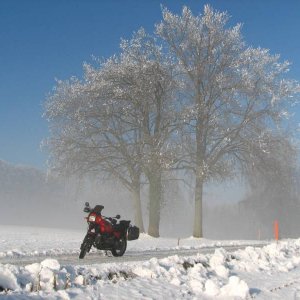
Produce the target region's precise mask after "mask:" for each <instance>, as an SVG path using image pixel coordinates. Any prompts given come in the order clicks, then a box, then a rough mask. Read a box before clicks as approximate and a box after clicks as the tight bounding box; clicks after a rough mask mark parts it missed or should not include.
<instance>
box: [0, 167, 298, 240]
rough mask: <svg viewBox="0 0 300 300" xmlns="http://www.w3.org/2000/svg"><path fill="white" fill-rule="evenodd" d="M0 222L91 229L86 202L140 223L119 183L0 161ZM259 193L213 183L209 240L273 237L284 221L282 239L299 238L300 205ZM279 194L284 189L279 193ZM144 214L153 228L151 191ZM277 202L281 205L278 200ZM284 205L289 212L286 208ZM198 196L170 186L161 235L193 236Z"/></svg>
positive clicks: (207, 199)
mask: <svg viewBox="0 0 300 300" xmlns="http://www.w3.org/2000/svg"><path fill="white" fill-rule="evenodd" d="M0 184H1V186H0V205H1V210H0V223H1V224H2V225H19V226H39V227H57V228H72V229H83V230H84V229H85V228H86V221H85V219H84V217H85V213H84V212H83V207H84V203H85V202H86V201H88V202H89V203H90V205H91V206H94V205H96V204H101V205H104V207H105V208H104V210H103V214H104V215H105V216H115V215H116V214H120V215H121V217H122V219H127V220H132V221H133V220H134V205H133V202H132V199H131V197H130V196H131V195H130V193H129V192H128V191H127V190H126V189H124V188H123V187H122V186H120V184H118V183H117V182H115V181H113V180H105V181H104V180H101V181H100V180H99V178H92V177H89V178H75V177H74V178H69V179H62V178H52V177H49V176H47V175H46V173H45V172H42V171H40V170H38V169H35V168H33V167H28V166H14V165H11V164H9V163H6V162H3V161H0ZM263 190H265V189H263V188H261V189H260V192H259V193H258V191H257V190H255V191H253V190H251V189H250V188H249V187H248V188H247V187H246V185H245V184H243V183H242V182H238V181H235V182H231V183H227V184H220V183H211V184H209V185H208V186H207V188H206V189H205V191H204V205H203V222H204V223H203V224H204V226H203V229H204V237H205V238H211V239H272V238H273V222H274V220H275V219H277V220H279V224H280V234H281V237H295V236H298V235H299V227H300V221H299V218H298V216H299V214H300V205H299V201H298V199H296V198H293V199H292V200H291V197H290V196H289V195H286V197H285V199H282V204H283V206H282V205H281V204H280V203H281V202H280V201H278V200H279V199H275V198H274V193H271V192H270V190H271V191H272V189H270V188H268V189H267V190H269V192H266V191H265V192H264V193H263ZM274 192H275V193H277V194H278V191H277V190H275V189H274ZM141 199H142V201H141V202H142V211H143V218H144V224H145V228H147V226H148V187H147V185H145V186H144V187H143V189H142V197H141ZM275 200H276V201H275ZM283 207H284V208H285V209H283ZM193 216H194V203H193V194H192V192H191V190H190V189H189V188H188V187H187V186H186V185H185V184H184V183H183V182H179V183H178V182H177V181H175V182H174V181H171V182H168V183H167V184H166V185H165V191H164V201H163V203H162V211H161V220H160V235H161V236H165V237H176V238H183V237H189V236H191V235H192V228H193Z"/></svg>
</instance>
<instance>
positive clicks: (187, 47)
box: [45, 6, 300, 237]
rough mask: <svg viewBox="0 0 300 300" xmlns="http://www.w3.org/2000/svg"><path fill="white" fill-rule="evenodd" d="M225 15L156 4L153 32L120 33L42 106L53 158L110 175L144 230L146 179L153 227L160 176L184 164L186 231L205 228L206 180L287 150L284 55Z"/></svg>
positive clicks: (289, 88)
mask: <svg viewBox="0 0 300 300" xmlns="http://www.w3.org/2000/svg"><path fill="white" fill-rule="evenodd" d="M228 19H229V17H228V15H227V13H221V12H218V11H215V10H213V9H212V8H211V7H209V6H205V7H204V13H203V14H202V15H198V16H194V15H193V14H192V12H191V10H190V9H188V8H187V7H184V8H183V11H182V14H181V15H175V14H173V13H171V12H170V11H168V10H167V9H163V20H162V21H161V23H160V24H157V25H156V32H155V33H154V34H153V35H148V34H147V33H146V32H145V30H144V29H140V30H139V31H138V32H137V33H135V34H134V35H133V37H132V39H131V40H122V42H121V53H120V54H119V55H115V56H112V57H111V58H109V59H107V60H105V61H103V62H98V63H96V64H95V65H91V64H85V65H84V77H83V79H82V80H80V79H77V78H71V79H69V80H67V81H58V82H57V86H56V88H55V89H54V91H53V94H52V95H51V96H50V97H49V98H48V100H47V102H46V106H45V116H46V117H47V118H48V121H49V123H50V130H51V131H50V132H51V133H50V137H49V139H48V141H47V144H48V146H49V149H50V152H51V160H50V162H51V167H52V168H53V169H54V170H56V171H59V172H60V173H63V174H74V173H79V174H87V173H91V172H92V173H96V174H99V173H101V174H105V175H106V176H112V177H113V178H115V179H117V180H118V181H119V182H120V183H121V184H122V185H123V186H125V187H126V188H127V189H128V190H129V191H130V192H131V193H132V199H133V202H134V207H135V222H136V224H137V225H138V226H139V227H140V228H141V230H142V231H144V226H143V220H142V211H141V196H140V194H141V184H142V183H147V184H148V186H149V228H148V233H149V234H150V235H152V236H159V223H160V210H161V203H162V200H163V194H164V193H163V190H164V184H163V182H164V180H165V179H167V178H168V174H170V172H173V171H174V170H176V169H177V170H182V169H183V170H185V171H187V172H191V173H192V174H193V176H194V179H195V183H194V189H195V193H194V194H195V217H194V220H195V222H194V232H193V234H194V236H195V237H202V219H201V215H202V194H203V185H204V184H205V182H207V181H208V180H210V179H220V180H223V179H225V178H228V177H230V176H236V175H237V174H243V175H247V174H249V173H250V172H251V171H252V170H253V168H254V169H255V168H258V169H268V168H269V167H270V166H271V165H272V164H271V163H270V161H273V162H274V161H276V162H277V161H279V160H280V159H281V156H280V155H279V154H280V153H281V152H276V151H277V150H276V149H282V147H285V148H286V149H288V150H290V153H293V147H292V145H291V144H290V141H289V139H288V137H287V134H286V132H283V128H284V126H282V125H284V124H286V123H285V122H286V118H287V116H288V115H289V113H288V112H289V107H290V105H292V104H294V103H295V98H294V97H293V96H294V95H295V94H296V93H297V92H299V90H300V89H299V85H298V83H297V82H295V81H292V80H288V79H285V76H284V75H285V73H286V72H287V71H288V68H289V63H288V62H283V63H281V62H280V61H279V56H278V55H271V54H270V53H269V51H268V50H266V49H261V48H253V47H249V46H247V45H246V43H245V41H244V40H243V38H242V36H241V32H240V30H241V26H240V25H236V26H234V27H232V28H230V27H228V26H227V22H228ZM280 151H281V150H280ZM178 174H182V172H178ZM178 176H179V175H178Z"/></svg>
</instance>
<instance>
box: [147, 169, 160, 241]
mask: <svg viewBox="0 0 300 300" xmlns="http://www.w3.org/2000/svg"><path fill="white" fill-rule="evenodd" d="M148 179H149V202H150V205H149V228H148V234H149V235H151V236H153V237H159V222H160V206H161V200H162V183H161V174H160V173H156V172H155V174H153V175H151V176H150V178H148Z"/></svg>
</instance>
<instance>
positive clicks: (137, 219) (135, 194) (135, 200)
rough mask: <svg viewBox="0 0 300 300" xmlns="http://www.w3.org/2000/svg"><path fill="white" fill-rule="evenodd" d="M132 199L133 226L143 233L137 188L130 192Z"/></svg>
mask: <svg viewBox="0 0 300 300" xmlns="http://www.w3.org/2000/svg"><path fill="white" fill-rule="evenodd" d="M132 198H133V204H134V222H135V225H136V226H137V227H138V228H139V229H140V232H145V228H144V222H143V214H142V205H141V196H140V188H139V187H138V188H136V189H135V190H134V191H132Z"/></svg>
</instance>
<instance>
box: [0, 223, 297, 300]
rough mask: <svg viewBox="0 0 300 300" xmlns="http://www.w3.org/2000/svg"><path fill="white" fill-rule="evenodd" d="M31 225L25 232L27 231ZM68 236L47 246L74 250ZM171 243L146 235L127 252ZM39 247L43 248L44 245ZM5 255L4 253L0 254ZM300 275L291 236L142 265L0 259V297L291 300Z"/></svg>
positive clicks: (192, 243) (193, 243) (191, 242)
mask: <svg viewBox="0 0 300 300" xmlns="http://www.w3.org/2000/svg"><path fill="white" fill-rule="evenodd" d="M31 230H32V229H28V230H27V231H28V232H27V234H29V233H30V232H31ZM40 230H41V231H42V229H40ZM48 230H49V231H50V229H48ZM10 233H11V232H10ZM69 234H70V232H65V238H66V239H65V240H64V242H63V245H62V242H61V244H60V245H59V247H60V248H59V247H57V248H54V247H53V250H54V249H56V250H58V251H62V248H63V247H64V246H66V249H69V250H71V251H73V250H74V251H75V249H73V248H72V246H74V245H72V242H74V237H71V236H69V239H68V238H67V237H68V235H69ZM54 235H55V234H54ZM79 235H80V234H79V233H78V236H79ZM29 236H30V235H28V237H29ZM3 239H4V240H5V241H7V243H6V244H5V247H6V248H7V247H8V244H9V245H11V246H13V247H14V248H15V246H16V244H17V243H18V240H15V242H14V243H15V244H13V241H12V240H9V239H8V238H7V235H4V237H3ZM154 240H155V242H154ZM43 241H44V240H43ZM68 242H70V244H68ZM78 242H80V240H78ZM174 242H175V240H174V239H163V238H160V239H152V238H150V237H148V236H142V237H141V240H140V241H139V242H138V243H136V244H135V245H132V248H131V249H143V250H145V249H152V248H153V249H157V248H161V249H166V248H167V247H169V248H173V247H174V248H176V247H177V246H175V245H174ZM176 242H177V241H176ZM242 242H243V241H236V242H235V243H242ZM55 243H56V241H54V242H53V244H52V246H55ZM216 243H223V242H221V241H219V242H217V241H208V240H204V241H202V245H204V244H205V245H208V244H211V245H212V244H216ZM33 244H34V243H33ZM200 244H201V243H200V240H198V239H192V238H188V239H183V240H182V247H198V246H200ZM46 245H48V244H47V243H46ZM57 246H58V245H57ZM1 247H3V245H2V243H1ZM32 247H33V246H32ZM44 247H45V245H44ZM7 250H9V249H8V248H7ZM31 250H33V249H31ZM39 251H43V247H42V244H41V245H40V248H39ZM65 251H67V250H65ZM7 252H8V251H6V252H4V251H3V250H2V253H7ZM54 252H55V251H54ZM18 253H23V254H24V253H25V252H24V249H18ZM27 253H33V252H30V251H28V252H27ZM299 277H300V239H296V240H284V241H280V242H273V243H270V244H269V245H266V246H264V247H263V248H259V247H252V246H251V247H246V248H245V249H243V250H238V251H235V252H228V251H226V250H225V249H222V248H220V249H216V250H215V252H214V253H213V254H205V255H204V254H201V253H200V252H199V253H198V254H197V255H194V256H188V257H182V256H178V255H173V256H169V257H167V258H163V259H157V258H151V259H149V260H147V261H144V262H122V263H103V264H94V265H77V266H76V265H61V264H60V263H59V259H58V260H57V259H54V258H46V259H44V260H43V261H42V262H41V263H33V264H30V265H26V266H15V265H11V264H0V291H1V292H0V297H1V299H182V298H184V299H249V298H255V299H280V298H281V299H297V297H299V296H300V280H299V279H298V278H299Z"/></svg>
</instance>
